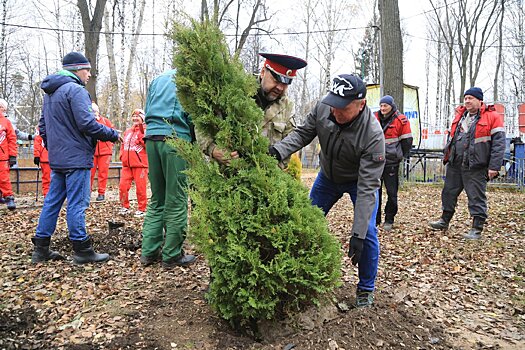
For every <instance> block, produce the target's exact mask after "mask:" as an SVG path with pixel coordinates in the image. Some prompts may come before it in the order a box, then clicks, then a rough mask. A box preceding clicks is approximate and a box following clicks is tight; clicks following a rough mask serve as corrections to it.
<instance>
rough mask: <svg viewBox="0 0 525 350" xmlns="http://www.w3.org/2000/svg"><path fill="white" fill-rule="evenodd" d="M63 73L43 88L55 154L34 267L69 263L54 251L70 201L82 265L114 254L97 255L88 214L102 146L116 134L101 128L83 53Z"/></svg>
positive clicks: (47, 134) (48, 139)
mask: <svg viewBox="0 0 525 350" xmlns="http://www.w3.org/2000/svg"><path fill="white" fill-rule="evenodd" d="M62 65H63V70H61V71H59V72H58V73H56V74H52V75H49V76H47V77H46V78H45V79H44V81H43V82H42V85H41V88H42V89H43V90H44V92H45V93H46V95H45V96H44V104H43V106H42V117H41V118H40V121H39V123H38V127H39V131H40V136H42V139H43V140H44V144H45V146H46V148H47V150H48V152H49V164H50V166H51V170H52V172H51V185H50V188H49V193H48V195H47V196H46V198H45V200H44V207H43V208H42V212H41V214H40V219H39V220H38V226H37V228H36V234H35V236H34V237H33V238H32V241H33V244H34V245H35V249H34V251H33V255H32V258H31V261H32V262H33V263H39V262H44V261H47V260H58V259H62V258H63V257H62V256H61V255H60V254H59V253H58V252H55V251H52V250H49V245H50V240H51V235H52V234H53V233H54V232H55V228H56V223H57V219H58V214H59V213H60V209H61V208H62V204H63V203H64V201H65V200H66V198H67V216H66V219H67V228H68V231H69V239H70V240H71V243H72V244H73V250H74V254H73V261H74V262H75V263H77V264H85V263H89V262H101V261H106V260H108V259H109V255H108V254H97V253H95V251H94V250H93V245H92V241H91V238H90V237H89V236H88V234H87V232H86V222H85V216H86V209H87V208H88V207H89V201H90V195H91V192H90V171H91V168H92V167H93V155H94V152H95V146H96V143H97V140H101V141H111V142H115V141H117V140H118V139H119V135H118V133H117V131H116V130H114V129H111V128H108V127H106V126H104V125H102V124H99V123H97V121H96V120H95V114H94V113H93V110H92V109H91V98H90V96H89V93H88V92H87V90H86V88H85V84H86V83H87V82H88V80H89V78H90V77H91V72H90V69H91V64H90V63H89V61H88V60H87V58H86V57H85V56H84V55H83V54H81V53H79V52H71V53H68V54H67V55H66V56H64V59H63V60H62Z"/></svg>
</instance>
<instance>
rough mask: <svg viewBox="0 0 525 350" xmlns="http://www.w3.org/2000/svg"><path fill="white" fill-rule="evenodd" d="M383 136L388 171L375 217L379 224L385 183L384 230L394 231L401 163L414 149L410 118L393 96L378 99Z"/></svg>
mask: <svg viewBox="0 0 525 350" xmlns="http://www.w3.org/2000/svg"><path fill="white" fill-rule="evenodd" d="M375 116H376V118H377V120H378V121H379V124H381V128H383V133H384V134H385V153H386V155H385V158H386V164H385V170H383V176H382V177H381V187H380V188H379V209H378V211H377V216H376V224H377V225H379V224H380V223H381V207H382V205H381V196H382V193H381V189H382V187H383V183H384V184H385V188H386V194H387V197H388V199H387V202H386V205H385V225H384V226H383V229H384V230H385V231H390V230H392V226H393V225H394V217H395V216H396V214H397V209H398V207H397V192H398V189H399V164H400V163H401V161H402V160H403V159H404V158H406V157H408V155H409V154H410V149H411V148H412V141H413V140H414V139H413V137H412V131H411V129H410V122H409V121H408V119H407V117H405V116H404V115H403V114H401V113H400V112H399V111H398V110H397V106H396V104H395V102H394V98H393V97H392V96H390V95H386V96H383V97H382V98H381V100H379V111H377V112H376V113H375Z"/></svg>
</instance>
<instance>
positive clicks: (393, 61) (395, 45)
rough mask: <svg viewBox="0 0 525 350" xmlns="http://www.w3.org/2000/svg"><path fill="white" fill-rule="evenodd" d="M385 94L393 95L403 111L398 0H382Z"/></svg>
mask: <svg viewBox="0 0 525 350" xmlns="http://www.w3.org/2000/svg"><path fill="white" fill-rule="evenodd" d="M379 14H380V16H381V44H382V46H383V49H382V50H381V55H382V62H383V71H384V73H383V77H384V81H383V95H391V96H392V97H393V98H394V101H396V104H397V106H398V109H399V111H401V112H403V96H404V93H403V39H402V37H401V25H400V20H399V6H398V1H397V0H380V1H379Z"/></svg>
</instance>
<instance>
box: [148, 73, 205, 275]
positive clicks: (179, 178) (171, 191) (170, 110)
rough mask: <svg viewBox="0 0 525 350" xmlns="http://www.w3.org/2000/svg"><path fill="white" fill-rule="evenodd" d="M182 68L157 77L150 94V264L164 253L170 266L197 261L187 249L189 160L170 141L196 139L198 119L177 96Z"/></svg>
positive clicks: (166, 262) (165, 264) (167, 264)
mask: <svg viewBox="0 0 525 350" xmlns="http://www.w3.org/2000/svg"><path fill="white" fill-rule="evenodd" d="M175 73H176V71H175V70H174V69H173V70H168V71H166V72H164V73H163V74H161V75H159V76H158V77H156V78H155V79H154V80H153V82H152V83H151V85H150V86H149V89H148V96H147V98H146V108H145V111H146V136H145V137H144V139H145V140H146V153H147V154H148V164H149V169H148V170H149V171H148V178H149V182H150V184H151V200H150V202H149V203H148V210H147V212H146V217H145V218H144V226H143V228H142V254H141V257H140V262H141V263H142V265H144V266H148V265H151V264H153V263H154V262H155V261H157V260H158V259H160V258H161V257H162V266H163V267H164V268H167V269H171V268H174V267H176V266H187V265H190V264H192V263H193V262H194V261H195V256H194V255H187V254H185V253H184V250H183V249H182V244H183V242H184V239H185V238H186V231H187V225H188V191H187V181H186V174H184V170H186V162H185V161H184V159H182V158H181V157H180V156H179V155H178V154H177V151H176V150H175V148H173V146H171V145H170V144H169V143H167V142H166V141H167V140H169V139H175V138H181V139H183V140H186V141H191V140H192V139H193V138H194V137H193V135H192V134H193V133H192V122H191V120H190V118H189V116H188V114H187V113H186V112H184V110H183V109H182V106H181V104H180V102H179V99H178V98H177V86H176V85H175V80H174V79H175Z"/></svg>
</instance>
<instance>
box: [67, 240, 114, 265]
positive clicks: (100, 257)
mask: <svg viewBox="0 0 525 350" xmlns="http://www.w3.org/2000/svg"><path fill="white" fill-rule="evenodd" d="M71 243H73V250H74V252H75V253H74V254H73V262H75V263H76V264H87V263H91V262H104V261H108V260H109V254H105V253H103V254H97V253H95V251H94V250H93V245H92V241H91V237H88V238H87V239H86V240H85V241H71Z"/></svg>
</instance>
